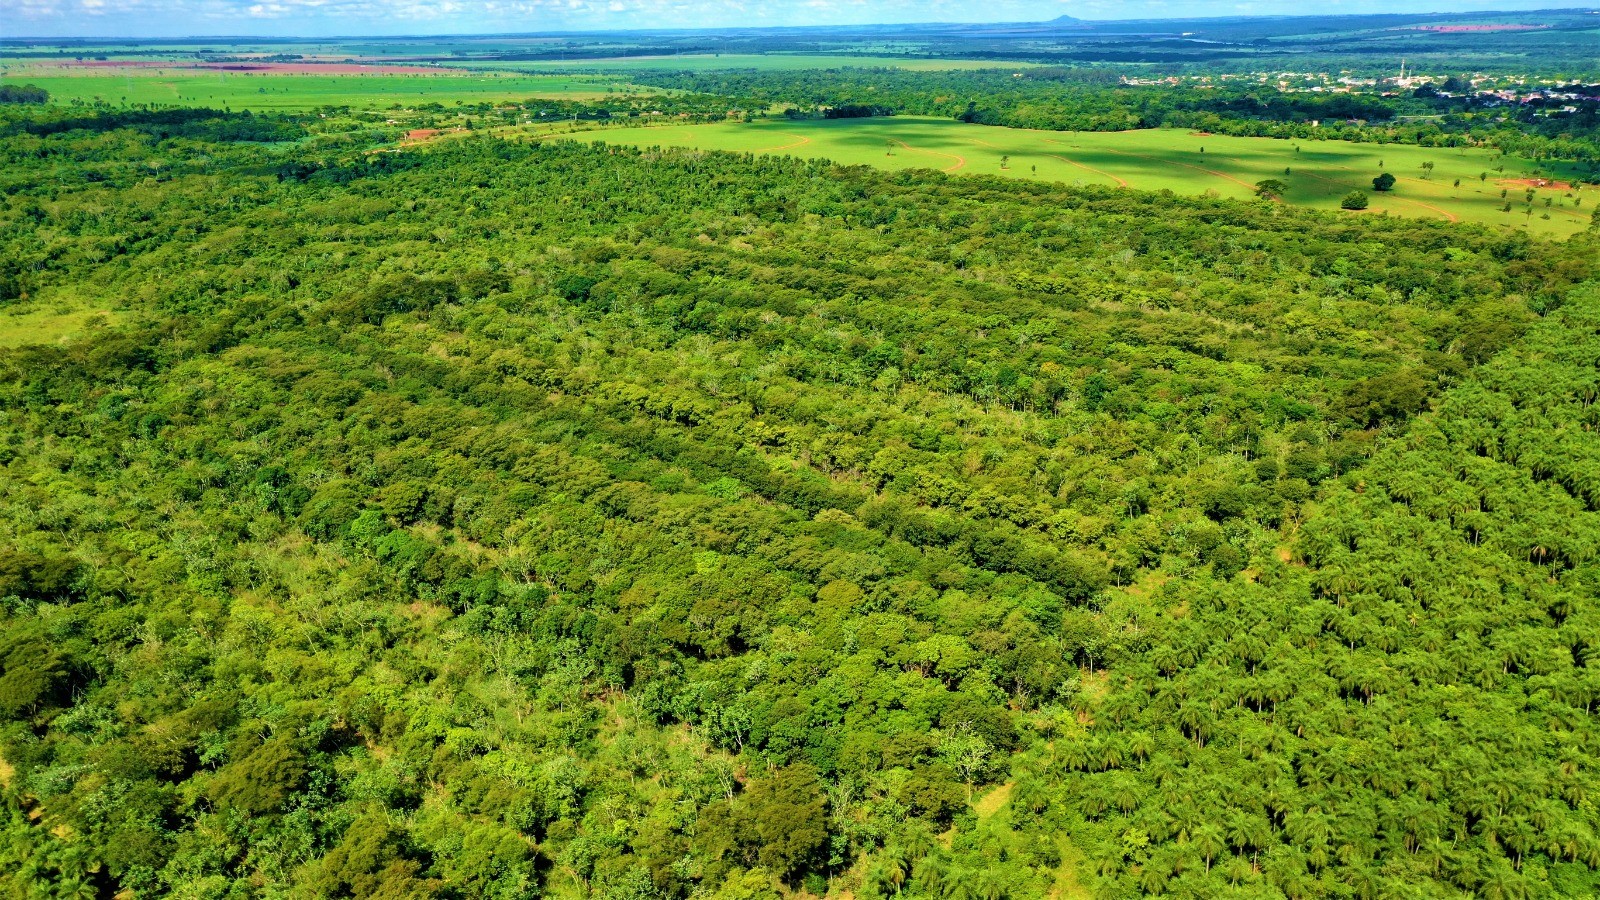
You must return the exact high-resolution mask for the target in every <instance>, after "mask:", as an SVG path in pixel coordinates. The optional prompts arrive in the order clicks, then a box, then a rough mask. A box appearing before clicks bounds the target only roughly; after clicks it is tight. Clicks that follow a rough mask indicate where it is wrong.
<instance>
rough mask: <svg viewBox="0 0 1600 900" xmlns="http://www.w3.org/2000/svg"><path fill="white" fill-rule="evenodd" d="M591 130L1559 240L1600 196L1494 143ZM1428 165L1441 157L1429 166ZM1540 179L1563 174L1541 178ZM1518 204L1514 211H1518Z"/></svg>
mask: <svg viewBox="0 0 1600 900" xmlns="http://www.w3.org/2000/svg"><path fill="white" fill-rule="evenodd" d="M586 137H588V138H589V139H593V140H600V141H605V142H609V143H618V144H629V145H634V146H644V147H648V146H663V147H692V148H698V149H705V150H731V151H739V152H752V153H784V154H790V155H794V156H805V157H823V158H827V159H831V160H834V161H836V162H841V163H847V164H866V165H872V166H876V167H878V168H885V169H910V168H932V169H940V170H943V171H945V172H952V173H964V174H973V173H981V174H985V175H1002V176H1008V177H1013V178H1037V179H1041V180H1048V181H1061V182H1067V183H1069V184H1070V183H1081V184H1095V185H1105V186H1110V187H1127V188H1137V189H1142V190H1170V191H1173V192H1175V193H1178V194H1190V195H1194V194H1205V193H1208V192H1214V193H1215V194H1217V195H1220V196H1223V197H1233V198H1240V199H1246V198H1250V197H1253V196H1255V192H1256V187H1255V186H1256V183H1257V182H1259V181H1262V180H1265V179H1269V178H1270V179H1277V180H1279V181H1281V182H1283V183H1284V184H1285V185H1287V188H1288V189H1287V190H1286V191H1285V192H1284V193H1283V195H1282V197H1281V201H1282V202H1284V203H1289V204H1293V205H1296V206H1309V207H1315V208H1319V209H1328V210H1337V209H1338V208H1339V201H1340V199H1341V198H1342V197H1344V195H1346V194H1348V193H1349V192H1350V191H1352V190H1358V189H1359V190H1364V191H1366V192H1367V194H1368V197H1369V198H1370V203H1371V205H1370V207H1369V208H1368V209H1367V210H1365V211H1363V212H1360V213H1354V212H1352V213H1350V215H1365V216H1372V215H1384V214H1389V215H1398V216H1417V217H1433V218H1441V219H1446V220H1449V221H1461V222H1477V223H1480V224H1488V225H1501V226H1505V227H1510V228H1519V229H1526V230H1528V231H1530V232H1532V233H1534V234H1540V235H1545V236H1553V237H1567V236H1570V235H1572V234H1574V233H1576V232H1578V231H1581V230H1583V229H1584V228H1585V227H1587V225H1588V224H1589V221H1590V219H1589V216H1590V212H1591V209H1592V208H1593V205H1594V203H1595V202H1596V201H1600V189H1596V188H1594V187H1592V186H1591V187H1589V188H1587V189H1583V188H1581V187H1575V186H1569V185H1567V184H1566V181H1567V180H1568V176H1569V175H1570V174H1571V172H1570V171H1569V169H1568V167H1566V166H1564V165H1562V164H1560V163H1550V162H1544V163H1534V162H1532V161H1529V160H1523V159H1518V158H1514V157H1508V156H1501V155H1499V154H1498V153H1495V152H1494V151H1490V150H1479V149H1434V148H1426V147H1415V146H1407V145H1398V144H1386V145H1379V144H1356V143H1349V142H1344V141H1294V140H1284V139H1277V138H1250V137H1225V136H1220V135H1209V134H1197V133H1190V132H1184V131H1177V130H1172V129H1153V130H1146V131H1123V132H1063V131H1028V130H1024V129H1015V128H992V127H986V126H982V125H968V124H964V123H961V122H955V121H950V120H944V119H924V118H913V117H896V118H892V119H887V118H879V119H845V120H836V121H818V120H802V121H793V122H791V121H756V122H749V123H722V124H714V125H667V126H663V127H659V128H648V129H644V128H634V129H620V130H608V131H602V132H595V133H590V134H588V135H586ZM1424 163H1432V164H1433V168H1432V169H1431V170H1429V169H1426V168H1424V167H1423V164H1424ZM1502 169H1503V171H1502ZM1384 172H1388V173H1390V174H1392V175H1394V176H1395V177H1396V178H1397V179H1398V181H1397V183H1396V185H1395V188H1394V190H1393V191H1391V192H1387V193H1379V192H1375V191H1373V190H1372V179H1373V178H1374V177H1375V176H1377V175H1380V174H1382V173H1384ZM1535 176H1544V177H1549V178H1553V179H1555V183H1554V185H1553V186H1544V187H1539V186H1534V185H1533V184H1532V183H1531V179H1533V178H1535ZM1457 182H1459V185H1458V184H1457ZM1502 191H1504V192H1505V193H1504V196H1503V197H1502ZM1529 191H1532V197H1533V199H1532V202H1531V203H1530V202H1529V201H1528V199H1527V198H1528V192H1529ZM1507 202H1509V203H1510V204H1511V211H1509V212H1506V211H1504V207H1505V204H1506V203H1507ZM1546 215H1548V216H1549V218H1548V219H1546V218H1544V216H1546Z"/></svg>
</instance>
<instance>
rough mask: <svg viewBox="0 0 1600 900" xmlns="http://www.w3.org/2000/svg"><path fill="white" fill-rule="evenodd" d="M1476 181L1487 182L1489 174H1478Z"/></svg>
mask: <svg viewBox="0 0 1600 900" xmlns="http://www.w3.org/2000/svg"><path fill="white" fill-rule="evenodd" d="M1478 180H1479V181H1488V180H1489V173H1488V172H1479V173H1478Z"/></svg>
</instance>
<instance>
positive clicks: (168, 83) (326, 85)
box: [0, 68, 660, 111]
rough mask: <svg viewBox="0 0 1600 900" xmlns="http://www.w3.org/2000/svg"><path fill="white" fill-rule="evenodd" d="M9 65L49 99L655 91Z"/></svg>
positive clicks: (619, 84)
mask: <svg viewBox="0 0 1600 900" xmlns="http://www.w3.org/2000/svg"><path fill="white" fill-rule="evenodd" d="M35 71H36V70H34V71H21V70H16V69H8V70H7V71H4V72H0V80H4V81H8V82H12V83H18V84H36V85H38V86H39V87H42V88H44V89H45V90H47V91H49V92H50V97H51V99H52V100H53V101H56V102H60V103H69V102H71V101H73V100H81V101H84V102H92V101H96V100H104V101H106V102H108V103H129V104H140V103H150V104H159V105H166V106H207V107H217V108H222V107H227V108H229V109H234V110H242V109H249V110H258V111H259V110H304V109H315V108H317V107H320V106H354V107H363V106H365V107H387V106H392V105H394V104H401V105H403V106H409V105H414V104H419V103H443V104H450V103H453V102H455V101H457V100H459V101H462V102H463V103H481V102H484V101H489V102H496V103H498V102H515V101H520V100H527V99H531V98H540V99H547V100H594V99H601V98H606V97H615V96H618V95H628V94H635V95H643V94H651V93H660V91H658V90H655V89H652V88H644V87H640V86H638V85H630V84H628V83H627V82H625V81H621V80H619V79H615V78H597V77H588V76H582V75H510V74H504V75H501V74H467V73H461V74H453V73H441V74H439V75H424V74H400V75H396V74H349V75H279V74H262V73H247V72H224V71H220V70H209V69H179V68H172V69H131V68H130V69H113V70H86V71H83V73H82V74H77V73H74V74H71V75H60V74H49V75H41V74H35Z"/></svg>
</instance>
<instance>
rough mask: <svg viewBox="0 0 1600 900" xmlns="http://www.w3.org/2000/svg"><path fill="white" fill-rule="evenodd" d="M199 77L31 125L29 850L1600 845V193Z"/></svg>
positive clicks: (1021, 880)
mask: <svg viewBox="0 0 1600 900" xmlns="http://www.w3.org/2000/svg"><path fill="white" fill-rule="evenodd" d="M185 127H188V126H185ZM195 127H196V128H198V130H197V131H194V132H193V133H187V132H186V133H183V134H176V135H174V134H170V133H168V132H160V133H153V132H151V131H149V130H138V129H133V128H126V127H119V128H111V129H109V130H101V131H88V130H73V131H66V132H62V133H58V134H49V135H37V134H27V133H10V134H9V135H8V136H7V137H5V138H4V139H3V140H4V143H3V144H0V151H3V159H4V162H5V166H4V172H5V174H4V176H3V178H4V181H3V182H0V185H3V187H4V191H3V194H4V199H3V200H0V204H3V205H0V243H3V247H4V252H3V253H0V259H4V260H5V261H6V262H5V264H4V265H5V266H6V268H5V270H4V271H3V272H0V276H3V277H0V304H4V312H5V314H7V315H11V314H21V313H38V314H43V313H48V312H49V311H50V310H52V309H56V308H68V307H70V305H71V304H73V303H86V304H95V305H101V304H109V305H114V306H115V307H116V308H115V310H114V312H115V316H116V318H115V321H114V322H112V323H110V324H107V325H104V326H102V327H100V328H98V329H96V328H91V329H90V330H89V333H88V334H87V336H86V337H83V338H81V339H78V340H75V341H70V342H66V343H57V344H48V345H43V346H32V347H24V348H20V349H13V350H8V351H4V352H3V353H0V369H3V372H4V377H3V378H0V397H3V402H0V428H3V439H0V464H3V465H4V467H5V473H4V475H5V477H3V478H0V508H3V509H4V513H3V515H0V522H3V523H4V525H3V527H4V528H5V536H4V540H3V542H0V598H3V600H0V760H3V765H0V785H3V788H0V789H3V791H4V798H5V803H4V807H3V810H4V817H5V818H4V820H3V825H0V884H4V885H5V887H6V889H8V890H14V891H18V892H27V891H31V890H34V889H37V888H40V887H41V886H44V885H48V886H51V887H52V888H53V889H55V890H57V891H58V892H60V891H66V892H68V893H70V892H73V891H77V892H79V893H81V894H83V895H87V894H88V893H91V892H99V893H115V892H116V891H118V890H122V889H131V890H133V891H135V892H139V893H164V892H172V893H179V894H184V895H195V896H199V895H206V896H212V895H215V896H255V895H258V894H259V895H263V896H264V895H267V894H277V893H281V892H293V893H295V894H297V895H304V896H319V897H323V896H325V897H343V896H356V897H375V896H444V897H450V896H454V897H498V896H506V897H509V896H526V895H528V894H530V893H539V894H542V895H546V896H552V897H589V896H592V897H604V898H650V897H663V898H668V897H670V898H678V897H688V896H708V897H709V896H715V897H721V898H734V897H746V898H749V897H773V896H777V894H778V892H779V891H780V890H783V891H788V890H791V889H794V888H800V887H804V888H806V889H808V890H810V891H811V892H813V893H816V894H821V893H823V892H824V891H827V890H829V889H830V888H831V889H833V890H834V891H836V892H838V891H844V890H849V891H852V892H853V893H854V894H855V896H857V897H888V896H895V895H899V896H905V897H912V898H946V897H979V896H981V897H996V898H999V897H1014V898H1025V897H1037V896H1043V895H1045V894H1047V893H1048V892H1049V891H1050V890H1051V889H1052V888H1053V887H1055V886H1060V885H1062V884H1067V883H1069V882H1071V881H1072V880H1073V879H1076V881H1077V883H1078V884H1079V885H1081V886H1083V887H1084V888H1086V889H1088V890H1091V891H1093V892H1096V893H1099V894H1103V895H1105V896H1113V897H1120V896H1137V895H1140V894H1145V893H1164V892H1165V893H1175V894H1178V895H1180V896H1194V897H1201V896H1220V895H1226V894H1228V893H1229V892H1232V893H1234V894H1236V895H1238V896H1259V897H1277V896H1294V897H1315V896H1345V895H1348V896H1380V895H1388V894H1393V893H1402V892H1411V893H1416V892H1422V893H1423V894H1424V895H1427V896H1441V897H1443V896H1455V895H1457V894H1458V893H1459V892H1463V891H1465V892H1474V893H1479V894H1483V895H1485V896H1503V897H1514V896H1570V897H1583V896H1588V895H1591V894H1592V893H1593V892H1594V891H1595V890H1596V887H1597V884H1600V882H1597V880H1596V867H1597V866H1600V857H1597V854H1600V844H1597V842H1596V827H1597V825H1600V823H1597V814H1596V811H1595V810H1596V807H1595V805H1594V796H1595V791H1596V789H1597V781H1596V774H1595V771H1594V759H1595V758H1596V755H1597V754H1596V751H1597V749H1600V748H1597V747H1596V735H1595V725H1594V718H1593V703H1594V696H1595V695H1594V691H1595V685H1596V682H1595V679H1594V669H1593V665H1594V658H1593V654H1594V646H1593V641H1594V638H1593V636H1594V634H1595V633H1596V627H1595V625H1596V623H1595V616H1596V615H1597V610H1596V599H1595V598H1596V596H1597V592H1596V590H1595V587H1596V578H1597V576H1600V570H1597V568H1596V563H1595V559H1594V548H1595V547H1596V546H1600V534H1597V533H1596V532H1597V529H1596V523H1595V509H1596V503H1597V500H1600V483H1597V482H1596V481H1595V462H1596V461H1595V458H1594V451H1593V442H1592V441H1590V440H1588V435H1589V434H1590V433H1591V429H1592V428H1593V427H1594V425H1595V422H1594V410H1595V406H1594V399H1595V391H1596V382H1595V372H1596V367H1595V363H1596V361H1597V360H1600V344H1597V343H1596V340H1597V339H1596V322H1597V318H1596V317H1597V315H1600V312H1597V306H1600V298H1597V297H1596V294H1595V290H1594V287H1593V286H1592V283H1590V281H1589V280H1590V279H1592V278H1593V277H1594V274H1595V273H1594V268H1595V265H1596V259H1597V255H1596V253H1595V250H1596V241H1595V239H1594V238H1593V237H1591V236H1579V237H1576V238H1574V239H1572V240H1571V241H1569V242H1567V243H1565V244H1543V243H1538V242H1533V241H1530V240H1528V239H1527V238H1525V237H1521V236H1516V235H1505V234H1498V233H1491V232H1488V231H1484V230H1478V229H1471V228H1460V227H1448V226H1444V225H1439V224H1433V223H1426V222H1420V221H1413V220H1401V219H1394V220H1388V219H1369V220H1362V221H1360V222H1351V221H1348V220H1343V219H1339V218H1337V217H1333V216H1326V215H1319V214H1313V213H1303V212H1296V211H1293V210H1288V209H1284V208H1281V207H1276V206H1272V205H1270V204H1265V203H1259V204H1258V203H1243V204H1242V203H1225V202H1218V201H1208V200H1200V199H1181V198H1176V197H1172V196H1165V195H1147V194H1139V193H1134V192H1127V191H1097V190H1069V189H1066V188H1064V187H1060V186H1049V185H1039V184H1032V183H1018V182H1010V181H1003V180H997V179H988V178H969V179H950V178H944V177H941V176H938V175H935V174H933V173H927V172H909V173H898V174H888V173H881V172H875V171H871V170H868V169H866V168H843V169H841V168H836V167H831V166H828V165H825V164H822V163H808V162H799V161H793V160H780V159H772V158H765V157H759V158H758V157H750V156H741V155H730V154H703V153H679V152H660V151H638V150H623V149H617V148H606V147H594V146H579V145H567V144H554V145H542V146H519V145H510V144H505V143H499V142H495V141H491V140H486V139H468V140H461V141H453V142H450V143H449V144H448V145H440V146H438V147H436V148H435V149H433V150H432V151H430V152H426V153H396V154H383V155H382V156H381V157H375V158H366V157H361V156H359V155H356V154H346V155H343V156H341V155H338V154H335V153H332V152H331V151H314V150H311V149H307V150H297V149H284V148H268V147H262V146H258V145H255V144H250V143H243V142H237V141H236V142H232V143H213V142H211V139H210V138H209V137H204V136H207V135H213V134H214V132H212V131H210V130H209V126H204V127H202V126H195ZM222 133H223V134H229V133H232V132H228V131H227V130H226V129H224V131H223V132H222ZM195 135H201V137H197V136H195ZM201 151H203V152H201ZM374 159H381V160H383V162H381V163H380V162H376V161H374ZM89 172H92V173H94V177H93V178H89V177H86V175H85V173H89ZM1419 413H1420V418H1419V417H1418V415H1419ZM973 801H976V802H973ZM1063 836H1065V839H1063Z"/></svg>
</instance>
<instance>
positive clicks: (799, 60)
mask: <svg viewBox="0 0 1600 900" xmlns="http://www.w3.org/2000/svg"><path fill="white" fill-rule="evenodd" d="M441 65H446V66H461V67H468V68H493V69H497V70H500V69H504V70H507V71H526V72H564V71H578V72H639V71H648V70H660V69H672V70H678V71H682V70H694V71H712V70H721V69H759V70H761V71H764V72H793V71H798V70H801V69H841V68H862V69H866V68H884V69H906V70H908V71H914V72H945V71H950V70H954V69H1005V68H1011V69H1025V68H1030V67H1032V66H1034V65H1036V64H1035V63H1025V62H1012V61H1009V60H1003V59H936V58H928V57H915V56H866V55H860V56H858V55H854V54H847V53H805V54H799V53H797V54H788V53H723V54H710V53H698V54H696V53H684V54H675V55H672V56H614V57H608V58H604V59H595V58H592V57H590V58H583V59H578V58H574V59H541V60H531V61H523V62H495V61H492V60H472V59H463V60H459V61H444V62H442V63H441Z"/></svg>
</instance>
